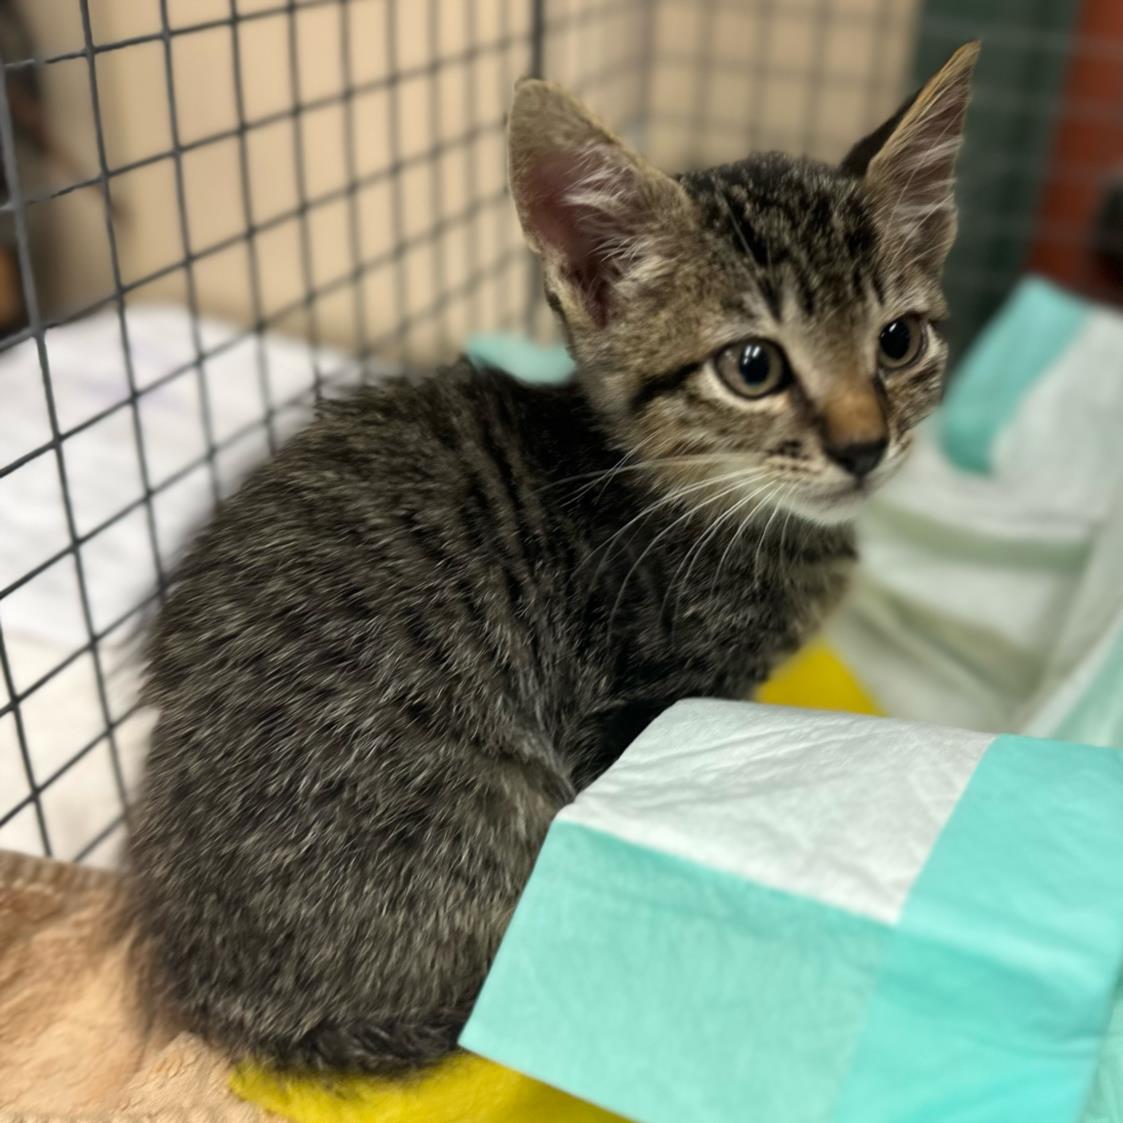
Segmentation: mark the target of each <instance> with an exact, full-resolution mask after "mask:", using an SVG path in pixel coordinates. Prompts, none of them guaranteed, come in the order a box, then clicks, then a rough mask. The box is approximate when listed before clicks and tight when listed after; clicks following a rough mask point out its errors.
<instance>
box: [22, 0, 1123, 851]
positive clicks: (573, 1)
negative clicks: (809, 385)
mask: <svg viewBox="0 0 1123 1123" xmlns="http://www.w3.org/2000/svg"><path fill="white" fill-rule="evenodd" d="M976 36H981V37H982V38H983V40H984V56H983V62H982V64H981V68H980V73H979V83H978V93H977V96H976V101H975V106H974V108H973V111H972V121H971V123H970V126H969V130H970V135H971V139H970V141H969V144H968V149H967V151H966V153H965V157H964V160H963V176H962V183H961V207H962V213H963V219H962V231H963V233H962V236H961V239H960V244H959V246H958V247H957V249H956V251H955V256H954V258H953V260H952V262H951V265H950V268H949V287H950V290H951V298H952V303H953V312H954V313H955V316H956V325H957V327H956V335H955V342H956V344H957V345H959V346H962V345H963V344H965V343H966V342H968V341H969V340H970V338H971V337H972V336H973V335H974V334H975V333H976V332H977V331H978V329H979V327H980V326H981V325H982V324H983V323H984V322H985V320H986V317H987V316H988V315H989V314H990V313H991V312H992V311H993V309H994V308H995V307H996V305H997V304H998V303H999V302H1000V301H1001V299H1002V298H1003V296H1004V295H1005V294H1006V292H1007V291H1008V290H1009V288H1010V287H1011V285H1012V284H1014V283H1015V282H1016V280H1017V277H1018V276H1019V275H1020V273H1021V272H1023V271H1024V270H1025V269H1027V268H1035V269H1039V270H1042V271H1045V272H1048V273H1050V274H1051V275H1053V276H1055V277H1056V278H1057V279H1059V280H1061V281H1062V282H1064V283H1067V284H1069V285H1071V286H1073V287H1076V288H1079V289H1081V290H1082V291H1085V292H1089V293H1091V294H1092V295H1094V296H1097V297H1100V298H1103V299H1112V300H1114V299H1117V298H1118V295H1119V291H1120V289H1119V287H1118V281H1117V279H1116V272H1115V270H1116V268H1117V266H1116V264H1115V261H1116V256H1117V254H1116V249H1117V246H1116V243H1115V241H1114V240H1113V233H1112V229H1113V228H1112V222H1114V223H1115V225H1116V227H1117V226H1118V225H1119V219H1118V211H1113V210H1112V206H1113V205H1117V201H1116V203H1114V204H1113V200H1114V199H1115V196H1114V194H1113V192H1114V190H1115V181H1114V178H1113V177H1114V174H1115V172H1116V170H1117V169H1116V167H1115V165H1114V160H1115V158H1116V155H1117V154H1118V153H1119V151H1120V148H1121V147H1123V109H1120V108H1119V107H1120V106H1123V96H1120V95H1121V94H1123V18H1121V17H1120V16H1119V14H1118V13H1117V12H1116V11H1115V9H1114V5H1113V4H1111V3H1110V2H1108V0H1085V2H1084V3H1082V4H1081V3H1077V2H1076V0H1063V2H1062V0H1048V2H1046V0H1036V2H1033V3H1030V2H1023V0H1018V2H1016V3H1015V0H985V2H984V0H979V2H971V3H969V2H968V0H785V2H784V3H783V4H780V3H769V2H767V0H704V2H696V0H410V2H408V3H406V2H404V0H403V2H395V0H287V2H282V0H34V3H32V2H30V0H25V2H24V3H22V4H15V3H3V4H0V51H2V53H3V71H4V77H5V81H4V82H2V83H0V150H2V151H0V155H2V169H0V170H2V175H0V322H2V325H3V331H4V338H3V339H2V340H0V847H6V848H12V849H18V850H26V851H31V852H37V853H43V854H48V855H54V856H57V857H60V858H64V859H77V860H89V861H95V862H101V863H112V862H113V861H115V860H116V857H117V854H118V852H119V845H120V840H121V835H122V824H123V822H124V815H125V812H126V807H127V802H128V797H129V793H130V791H131V790H132V789H133V785H134V784H135V783H136V781H137V778H138V774H139V771H140V766H141V764H142V761H143V756H144V751H145V740H146V734H147V731H148V723H149V721H150V716H149V715H148V714H147V713H146V712H145V711H144V709H143V708H142V707H141V705H140V703H139V701H138V698H137V690H136V687H137V680H136V674H135V666H134V662H133V661H132V660H131V659H130V657H129V648H128V646H127V645H126V643H125V640H126V639H127V637H128V636H129V634H130V632H131V631H132V630H133V629H135V627H136V626H137V623H138V621H139V620H140V619H141V617H142V614H143V613H144V611H145V610H146V609H147V608H150V607H151V606H152V605H153V604H154V603H155V602H156V601H157V600H158V598H159V596H160V590H161V587H162V584H163V582H164V580H165V578H166V576H167V573H168V571H169V567H170V566H171V565H172V564H173V562H174V558H175V556H176V551H177V550H178V549H179V548H180V546H181V545H182V542H183V540H184V535H185V533H186V531H187V529H188V528H189V527H190V526H191V525H192V524H193V523H195V522H197V521H198V520H199V519H201V518H203V517H205V514H206V512H207V510H208V509H209V508H210V506H211V505H212V504H213V503H214V502H215V501H217V500H218V499H220V498H221V496H222V495H223V494H225V493H227V492H228V491H229V489H230V488H231V487H233V486H235V484H236V483H237V481H238V479H239V478H240V475H241V473H242V472H244V470H245V469H246V467H247V465H249V464H252V463H254V462H255V461H257V460H260V459H261V458H262V457H264V456H266V455H268V453H269V452H270V451H271V450H272V449H274V448H275V447H276V446H277V443H278V442H279V441H280V440H282V439H283V438H284V435H285V434H286V433H287V432H289V431H291V428H292V426H293V425H295V424H298V423H299V421H300V419H301V418H302V417H303V416H304V415H305V412H306V410H307V407H308V405H309V403H310V402H311V401H312V400H313V399H314V398H315V397H316V396H318V395H321V394H323V393H330V392H331V391H332V388H333V387H334V386H336V385H339V384H344V383H348V382H351V381H354V380H356V379H360V378H363V377H366V376H367V375H368V374H369V373H372V372H378V371H383V370H391V369H396V368H398V367H400V366H401V365H403V364H414V363H428V362H432V361H436V360H439V359H442V358H443V359H447V358H449V357H451V356H452V355H453V354H454V353H456V352H457V351H458V350H459V349H460V348H461V347H462V346H463V344H464V341H465V340H466V338H467V337H468V336H470V335H471V334H472V333H473V332H474V331H477V330H481V329H489V330H504V331H512V332H524V333H528V334H531V335H543V334H546V333H548V332H549V331H550V327H549V317H548V315H545V314H544V313H543V311H542V306H541V302H540V300H539V297H538V292H537V285H536V278H535V273H534V269H533V266H532V263H531V260H530V258H529V255H528V254H527V253H526V252H525V251H524V250H523V248H522V243H521V238H520V237H519V234H518V231H517V227H516V225H515V222H514V218H513V214H512V211H511V208H510V206H509V203H508V201H507V200H506V198H505V185H504V153H503V124H504V109H505V105H506V102H507V100H508V96H509V92H510V89H511V86H512V84H513V82H514V80H515V78H516V77H517V76H519V75H521V74H543V75H546V76H548V77H552V78H556V79H558V80H559V81H561V82H563V83H565V84H566V85H568V86H569V87H570V88H571V89H573V90H574V91H576V92H577V93H578V94H579V95H581V96H582V97H584V98H585V99H586V100H587V101H588V102H589V103H590V104H591V105H592V106H594V107H595V108H596V109H597V110H598V111H599V112H600V114H601V115H602V116H604V117H606V118H607V119H608V120H610V121H611V122H612V124H613V125H615V126H616V127H617V128H618V129H619V130H620V131H621V132H623V133H624V134H625V135H626V136H628V137H629V138H631V139H634V140H635V141H636V142H637V143H638V144H640V145H641V146H642V147H644V148H645V149H646V150H647V152H648V153H649V155H650V156H651V157H652V158H653V159H654V160H655V161H656V162H658V163H660V164H662V165H664V166H666V167H668V168H672V169H679V168H683V167H686V166H691V165H699V164H704V163H714V162H721V161H726V160H730V159H735V158H737V157H739V156H741V155H743V154H744V153H745V152H746V151H749V150H754V149H761V148H783V149H786V150H789V151H797V152H807V153H810V154H812V155H815V156H819V157H821V158H824V159H836V158H837V157H838V156H840V155H841V154H842V152H843V151H844V149H845V148H846V147H847V146H848V145H849V144H850V143H851V142H852V141H853V140H855V139H856V138H857V137H858V136H859V135H861V133H862V132H863V131H866V130H868V129H869V128H870V127H872V126H873V125H874V124H876V123H877V122H878V121H879V120H880V119H881V118H883V117H884V116H885V115H887V114H888V113H889V112H890V111H891V110H892V109H893V108H894V107H895V106H896V104H897V103H898V102H899V100H900V98H901V97H902V95H903V94H904V93H905V92H906V91H907V90H908V89H909V87H910V86H911V85H912V84H913V83H914V81H915V80H916V78H917V76H918V75H921V74H923V73H925V72H927V71H929V70H931V69H933V68H934V67H935V65H937V64H938V62H939V61H941V60H942V58H943V57H945V56H946V55H947V54H949V53H950V51H951V50H952V49H953V48H954V47H955V46H956V45H958V43H960V42H962V41H964V40H966V39H968V38H972V37H976ZM1112 214H1115V215H1116V216H1117V217H1116V218H1115V219H1114V220H1113V219H1112V218H1111V216H1112Z"/></svg>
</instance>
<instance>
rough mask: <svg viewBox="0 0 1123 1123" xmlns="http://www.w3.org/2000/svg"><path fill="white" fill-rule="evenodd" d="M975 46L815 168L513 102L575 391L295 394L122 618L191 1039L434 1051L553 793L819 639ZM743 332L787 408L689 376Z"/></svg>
mask: <svg viewBox="0 0 1123 1123" xmlns="http://www.w3.org/2000/svg"><path fill="white" fill-rule="evenodd" d="M974 56H975V47H974V46H968V47H966V48H963V49H961V50H960V52H958V53H957V54H956V55H955V56H954V57H953V59H952V60H951V61H950V62H949V63H948V64H947V66H946V67H945V68H944V70H942V71H941V72H940V74H939V75H937V76H936V78H934V79H933V80H932V82H930V83H929V85H928V86H927V87H925V89H924V91H922V92H921V94H920V95H919V96H918V97H916V98H914V99H913V100H912V101H911V102H910V103H908V104H907V105H906V106H905V107H904V108H903V109H902V111H901V112H900V113H899V114H897V115H896V116H895V118H894V119H892V121H890V122H888V123H887V125H886V126H883V128H882V129H881V130H879V132H878V133H875V134H873V136H872V137H871V138H867V140H866V141H864V142H862V143H861V144H859V145H858V147H857V148H856V149H855V150H854V152H853V153H852V154H851V156H850V157H849V158H848V160H847V161H846V162H845V163H844V164H843V166H842V167H840V168H832V167H828V166H826V165H824V164H819V163H816V162H814V161H811V160H806V159H793V158H789V157H785V156H780V155H776V154H768V155H758V156H751V157H749V158H748V159H746V160H742V161H740V162H739V163H735V164H729V165H726V166H724V167H720V168H714V169H712V170H710V171H707V172H701V173H691V174H689V175H685V176H683V177H681V178H679V179H672V178H671V177H669V176H666V175H663V174H662V173H661V172H658V171H656V170H655V169H653V168H651V167H650V166H649V165H648V164H647V163H646V162H645V161H644V160H643V159H642V158H641V157H640V156H638V155H636V154H635V153H633V152H631V151H629V150H628V149H627V148H625V147H624V146H623V144H622V143H621V142H620V141H618V140H617V139H616V138H614V137H613V136H611V135H610V134H609V133H608V132H607V131H606V130H604V129H603V127H602V126H600V125H599V124H597V123H596V122H595V121H594V120H593V119H592V118H591V117H589V116H588V114H587V113H586V112H585V111H584V110H583V109H582V108H580V107H579V106H578V105H576V103H574V102H573V101H572V100H571V99H570V98H569V97H568V96H567V95H566V94H564V93H563V92H562V91H560V90H558V89H557V88H556V87H553V86H551V85H548V84H546V83H542V82H524V83H522V84H520V85H519V87H518V91H517V94H516V98H515V103H514V108H513V112H512V117H511V126H510V149H511V182H512V189H513V194H514V196H515V200H516V203H517V205H518V207H519V211H520V215H521V217H522V220H523V224H524V227H525V229H526V232H527V237H528V240H529V242H530V244H531V246H532V248H533V249H535V250H536V252H538V253H540V254H541V255H542V259H543V265H544V271H545V276H546V285H547V289H548V293H549V297H550V300H551V303H552V304H553V305H554V307H555V308H556V309H557V311H558V313H559V315H560V316H561V317H562V320H563V323H564V325H565V329H566V332H567V334H568V338H569V341H570V346H571V349H572V352H573V355H574V357H575V359H576V361H577V367H578V375H577V381H576V384H575V385H573V386H569V387H565V388H551V389H543V388H531V387H528V386H525V385H521V384H519V383H516V382H515V381H513V380H511V379H510V378H508V377H506V376H505V375H502V374H500V373H497V372H494V371H484V372H475V371H473V370H472V369H471V368H470V366H469V365H468V364H467V363H464V362H461V363H459V364H457V365H455V366H453V367H452V368H450V369H447V370H444V371H441V372H439V373H438V374H437V375H436V376H435V377H431V378H425V379H420V380H418V379H412V380H407V379H402V380H398V381H393V382H390V383H387V384H384V385H381V386H379V387H377V388H374V389H368V390H364V391H362V392H358V393H356V394H354V395H353V396H351V397H349V398H347V399H345V400H343V401H337V402H334V403H330V404H326V405H324V406H323V408H322V409H321V411H320V415H319V417H318V419H317V420H316V421H315V422H314V423H313V424H312V425H311V426H310V427H309V428H308V429H307V430H305V431H304V432H303V433H302V434H300V435H299V436H297V437H296V438H295V439H294V440H292V441H291V442H290V443H289V444H288V445H287V446H286V447H285V448H284V449H282V451H281V452H280V454H279V455H278V456H277V457H276V458H275V459H274V460H273V461H272V462H271V463H269V464H268V465H266V466H264V467H262V468H261V469H260V470H259V471H257V472H256V474H254V475H253V476H252V477H251V478H250V480H249V481H248V482H247V483H246V484H245V486H244V487H243V488H242V489H241V490H240V491H239V492H238V493H237V494H236V495H235V496H234V497H233V498H232V499H230V500H229V501H227V502H226V503H225V504H224V505H223V506H222V507H221V509H220V510H219V512H218V513H217V515H216V517H215V519H214V521H213V523H212V524H211V525H210V526H209V527H208V528H207V529H206V530H205V531H204V532H203V533H202V534H201V535H200V536H199V538H198V540H197V541H196V542H195V544H194V546H193V547H192V549H191V550H190V552H189V554H188V556H187V557H186V560H185V561H184V563H183V564H182V566H181V568H180V569H179V571H178V573H177V574H176V577H175V579H174V581H173V583H172V587H171V590H170V595H169V597H168V599H167V601H166V604H165V605H164V607H163V609H162V612H161V616H160V619H159V621H158V623H157V626H156V628H155V631H154V633H153V635H152V637H151V642H150V645H149V652H148V658H149V667H148V695H149V698H150V699H151V701H152V702H153V703H154V704H155V705H156V706H157V707H158V710H159V716H158V723H157V725H156V729H155V733H154V736H153V743H152V751H151V756H150V760H149V763H148V773H147V780H146V784H145V787H144V792H143V797H142V799H141V801H140V805H139V807H138V808H137V813H136V816H135V822H134V825H133V835H132V873H133V889H134V892H133V899H134V904H135V913H136V917H137V921H138V924H139V926H140V929H141V931H142V933H143V936H144V946H145V948H146V950H147V953H148V955H149V957H150V961H151V964H152V967H153V969H154V971H155V973H156V976H157V977H158V978H159V980H160V982H161V985H162V986H163V987H164V988H165V989H166V991H167V993H168V995H169V996H170V998H171V1000H172V1001H173V1002H174V1004H175V1006H176V1008H177V1009H178V1011H179V1012H180V1013H181V1015H182V1016H183V1018H184V1019H185V1020H186V1021H187V1022H188V1024H189V1025H191V1026H192V1027H194V1028H195V1029H196V1030H197V1031H198V1032H200V1033H201V1034H203V1035H204V1036H205V1037H206V1038H208V1039H209V1040H211V1041H213V1042H216V1043H217V1044H219V1045H220V1046H222V1047H224V1048H226V1049H228V1050H229V1051H230V1052H231V1053H232V1054H234V1055H237V1056H242V1055H253V1056H257V1057H261V1058H264V1059H267V1060H270V1061H273V1062H275V1063H278V1064H281V1065H289V1066H296V1067H305V1068H342V1069H354V1070H363V1071H369V1072H395V1071H399V1070H402V1069H407V1068H410V1067H413V1066H417V1065H422V1064H425V1063H428V1062H432V1061H434V1060H436V1059H438V1058H440V1057H441V1056H443V1055H444V1054H446V1053H447V1052H448V1051H449V1050H451V1049H452V1048H453V1047H454V1045H455V1042H456V1037H457V1033H458V1031H459V1029H460V1027H461V1026H462V1024H463V1022H464V1020H465V1018H466V1017H467V1014H468V1012H469V1010H470V1008H471V1005H472V1002H473V1000H474V997H475V995H476V993H477V991H478V988H479V986H480V984H481V982H482V980H483V977H484V975H485V973H486V971H487V968H488V965H489V963H490V961H491V957H492V955H493V954H494V952H495V949H496V946H497V944H498V941H499V939H500V936H501V935H502V932H503V929H504V926H505V924H506V922H507V919H508V917H509V916H510V913H511V910H512V908H513V907H514V904H515V901H516V900H517V898H518V895H519V892H520V890H521V888H522V886H523V884H524V883H525V881H526V878H527V876H528V874H529V872H530V868H531V865H532V863H533V861H534V858H535V854H536V852H537V850H538V847H539V845H540V843H541V841H542V838H543V835H544V833H545V831H546V828H547V826H548V824H549V822H550V820H551V818H552V817H553V815H554V814H555V813H556V812H557V810H558V809H559V808H560V807H561V806H562V805H564V804H565V803H566V802H567V801H568V800H570V799H572V798H573V797H574V795H575V793H576V792H578V791H579V790H581V788H583V787H584V786H585V785H587V784H588V783H590V782H591V781H592V780H594V779H595V778H596V777H597V776H598V775H599V774H600V773H602V772H603V771H604V769H605V768H607V767H608V766H609V765H610V764H611V763H612V762H613V760H615V759H616V757H617V756H618V755H619V753H620V752H621V751H622V750H623V749H624V747H625V746H626V745H627V743H628V741H629V740H630V739H631V738H632V737H633V736H634V735H635V734H636V733H637V732H638V731H639V730H640V729H642V728H643V726H644V725H645V724H646V723H647V722H648V721H649V720H650V719H651V718H652V717H653V716H654V715H655V714H657V713H658V712H659V711H660V710H661V709H662V708H663V707H665V706H667V705H669V704H670V703H672V702H674V701H675V700H676V699H679V698H682V697H685V696H690V695H718V696H725V697H740V696H744V695H745V694H746V693H747V692H748V691H750V690H751V688H752V687H753V686H754V684H757V683H759V682H760V681H761V680H762V679H763V678H764V677H765V676H766V675H767V674H768V673H769V671H770V669H771V668H772V667H773V666H774V665H775V664H776V662H777V660H779V659H781V658H782V657H783V656H785V655H786V654H788V653H789V652H791V651H792V650H793V649H795V648H796V647H797V646H798V645H799V644H800V643H801V642H802V641H803V640H804V639H805V638H806V637H807V636H808V635H809V634H810V633H812V632H813V631H814V630H815V629H816V628H817V627H818V626H819V624H820V622H821V620H822V618H823V616H824V614H825V613H826V612H827V611H828V610H829V609H830V608H831V606H832V605H833V604H834V603H835V602H836V601H837V599H838V597H839V596H840V594H841V593H842V591H843V588H844V584H845V578H846V573H847V570H848V567H849V564H850V562H851V560H852V557H853V547H852V542H851V532H850V530H849V525H848V520H849V518H850V516H851V515H852V514H853V513H854V511H855V510H856V509H857V507H858V505H859V504H860V501H861V499H862V498H863V497H864V496H865V495H866V494H867V493H868V492H869V491H870V490H871V489H872V488H873V487H875V486H876V485H877V484H879V483H880V482H881V481H882V480H883V479H885V478H886V477H887V476H888V475H889V474H890V473H891V472H892V471H893V469H894V468H895V467H896V465H897V464H898V463H899V462H900V459H901V457H902V456H903V455H904V453H905V451H906V449H907V447H908V444H909V439H910V433H911V431H912V429H913V427H914V426H915V425H916V423H917V422H918V421H919V420H920V419H921V418H922V417H923V416H924V415H925V414H926V413H927V412H928V411H929V410H930V409H931V408H932V405H933V403H934V402H935V401H936V400H937V397H938V394H939V388H940V381H941V377H942V374H943V368H944V362H945V348H944V346H943V343H942V341H941V340H940V337H939V333H938V331H937V330H936V329H935V327H933V328H931V329H927V343H926V349H925V350H924V351H923V353H922V354H921V356H920V357H919V358H918V359H917V361H916V362H915V363H913V364H912V365H911V366H909V367H907V368H906V369H902V370H896V371H892V372H886V371H884V370H881V369H879V365H878V353H877V347H878V337H879V333H880V331H881V329H882V327H883V326H884V325H885V324H886V323H887V322H888V321H890V320H893V319H894V318H896V317H899V316H901V315H904V314H905V313H913V314H916V315H918V316H921V317H923V318H924V319H926V320H928V321H931V322H932V323H933V324H935V323H936V322H937V321H939V320H940V319H942V318H943V316H944V314H945V308H944V304H943V298H942V295H941V292H940V270H941V267H942V263H943V259H944V255H945V254H946V252H947V249H948V247H949V246H950V244H951V239H952V236H953V233H954V209H953V204H952V195H951V174H952V169H953V164H954V159H955V147H956V144H957V142H958V138H959V135H960V132H961V129H962V124H963V117H964V113H965V110H966V104H967V90H968V80H969V74H970V71H971V67H972V64H973V61H974ZM746 337H765V338H767V339H770V340H772V341H774V342H775V343H777V344H778V345H780V346H781V347H782V348H783V349H784V351H785V352H786V354H787V355H788V357H789V359H790V364H791V369H792V373H793V379H792V382H791V384H790V386H788V387H787V388H786V389H784V390H783V392H779V393H775V394H772V395H770V396H767V397H762V398H759V399H753V398H749V397H746V396H743V395H742V394H741V393H739V392H737V391H736V390H735V389H731V388H730V386H729V385H728V384H727V383H725V382H723V381H722V380H721V379H720V378H718V377H717V375H716V374H715V368H714V364H713V362H712V361H711V357H712V356H713V355H714V354H715V352H717V351H719V350H720V349H721V348H723V347H725V346H727V345H729V344H732V343H735V342H737V341H738V340H743V339H745V338H746ZM879 440H884V441H885V442H887V446H886V448H885V450H884V455H883V458H882V459H881V462H880V463H879V464H878V465H877V466H876V467H875V468H874V469H873V470H872V471H871V472H869V473H868V474H867V475H863V476H860V477H859V476H858V475H856V474H855V473H852V472H850V471H848V470H847V469H846V468H845V467H843V466H842V462H841V461H840V460H839V457H840V456H841V455H842V454H843V453H844V452H845V451H846V449H847V448H850V447H851V446H854V445H858V446H861V447H865V446H866V445H868V444H870V443H871V442H876V441H879Z"/></svg>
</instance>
